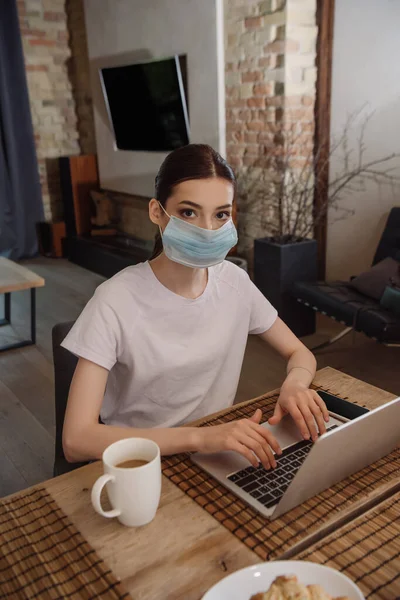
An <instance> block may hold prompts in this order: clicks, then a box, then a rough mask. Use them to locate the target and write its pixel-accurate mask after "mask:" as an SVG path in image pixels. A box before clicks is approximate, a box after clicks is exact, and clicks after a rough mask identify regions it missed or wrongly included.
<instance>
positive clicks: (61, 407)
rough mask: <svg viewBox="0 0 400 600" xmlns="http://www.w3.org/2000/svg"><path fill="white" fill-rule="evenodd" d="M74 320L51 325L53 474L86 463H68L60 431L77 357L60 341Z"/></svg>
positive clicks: (59, 473)
mask: <svg viewBox="0 0 400 600" xmlns="http://www.w3.org/2000/svg"><path fill="white" fill-rule="evenodd" d="M73 324H74V321H71V322H69V323H59V324H58V325H55V326H54V327H53V331H52V340H53V361H54V384H55V409H56V442H55V456H54V476H55V477H56V476H57V475H62V474H63V473H67V472H69V471H73V470H74V469H77V468H78V467H81V466H83V465H84V464H86V463H69V462H68V461H67V460H66V458H65V456H64V451H63V445H62V431H63V425H64V416H65V410H66V408H67V401H68V393H69V388H70V385H71V381H72V377H73V375H74V372H75V368H76V365H77V364H78V359H77V357H76V356H74V355H73V354H71V352H69V351H68V350H65V348H62V346H61V343H62V341H63V340H64V338H65V337H66V336H67V334H68V333H69V331H70V329H71V328H72V326H73Z"/></svg>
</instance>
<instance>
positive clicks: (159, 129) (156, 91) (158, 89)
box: [100, 55, 189, 152]
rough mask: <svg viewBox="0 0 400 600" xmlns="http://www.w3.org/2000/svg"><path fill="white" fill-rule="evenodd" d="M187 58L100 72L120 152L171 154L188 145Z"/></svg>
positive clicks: (150, 62) (106, 69)
mask: <svg viewBox="0 0 400 600" xmlns="http://www.w3.org/2000/svg"><path fill="white" fill-rule="evenodd" d="M184 58H185V57H179V56H177V55H176V56H173V57H171V58H166V59H162V60H152V61H148V62H144V63H139V64H133V65H127V66H121V67H108V68H104V69H101V70H100V78H101V83H102V88H103V93H104V98H105V102H106V105H107V109H108V113H109V117H110V119H111V124H112V127H113V130H114V135H115V143H116V147H117V149H118V150H145V151H150V152H151V151H153V152H164V151H167V152H168V151H170V150H174V149H175V148H179V147H180V146H186V144H188V143H189V121H188V111H187V105H186V98H185V89H184V84H183V73H182V71H181V62H182V64H184ZM184 75H186V74H184Z"/></svg>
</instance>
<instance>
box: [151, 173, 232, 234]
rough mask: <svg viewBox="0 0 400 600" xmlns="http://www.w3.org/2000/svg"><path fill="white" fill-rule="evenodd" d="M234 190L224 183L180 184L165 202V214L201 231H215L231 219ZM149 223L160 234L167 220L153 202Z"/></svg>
mask: <svg viewBox="0 0 400 600" xmlns="http://www.w3.org/2000/svg"><path fill="white" fill-rule="evenodd" d="M233 195H234V189H233V185H232V184H231V183H230V182H229V181H226V180H225V179H222V178H219V177H213V178H211V179H192V180H190V181H183V182H182V183H179V184H178V185H177V186H176V187H175V188H174V190H173V193H172V195H171V196H170V197H169V198H168V200H167V202H166V206H165V207H164V208H165V210H166V212H167V213H168V214H169V215H170V216H172V215H173V216H175V217H178V218H179V219H182V220H184V221H187V222H188V223H191V224H192V225H196V226H197V227H202V228H203V229H218V228H219V227H221V226H222V225H224V223H226V222H227V221H228V220H229V219H230V218H231V217H232V203H233ZM149 213H150V219H151V221H152V222H153V223H155V224H156V225H159V226H160V227H161V229H162V230H164V228H165V227H166V226H167V224H168V220H169V219H168V216H167V215H166V214H165V212H164V211H163V210H162V208H161V207H160V204H159V203H158V202H157V200H155V199H154V198H153V199H152V200H151V201H150V206H149Z"/></svg>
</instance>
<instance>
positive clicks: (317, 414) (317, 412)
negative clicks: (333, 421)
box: [309, 399, 326, 435]
mask: <svg viewBox="0 0 400 600" xmlns="http://www.w3.org/2000/svg"><path fill="white" fill-rule="evenodd" d="M309 407H310V411H311V413H312V414H313V415H314V419H315V420H316V421H317V425H318V431H319V433H320V434H321V435H322V434H323V433H326V427H325V422H324V416H323V414H322V411H321V409H320V407H319V406H318V404H317V403H316V402H315V401H314V399H312V400H311V402H310V405H309Z"/></svg>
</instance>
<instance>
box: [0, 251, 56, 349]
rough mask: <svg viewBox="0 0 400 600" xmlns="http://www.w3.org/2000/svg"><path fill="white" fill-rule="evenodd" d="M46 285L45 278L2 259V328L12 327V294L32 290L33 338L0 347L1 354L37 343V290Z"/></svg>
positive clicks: (0, 282) (0, 279) (0, 325)
mask: <svg viewBox="0 0 400 600" xmlns="http://www.w3.org/2000/svg"><path fill="white" fill-rule="evenodd" d="M44 284H45V281H44V279H43V277H39V275H36V273H33V271H30V270H29V269H27V268H26V267H22V266H21V265H18V264H17V263H15V262H13V261H12V260H9V259H8V258H3V257H0V294H4V318H3V319H0V327H2V326H5V325H11V293H12V292H19V291H21V290H30V293H31V338H30V339H29V340H23V341H20V342H15V343H13V344H6V345H5V346H0V352H5V351H6V350H14V349H16V348H23V347H24V346H32V345H33V344H35V343H36V288H38V287H43V286H44Z"/></svg>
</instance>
